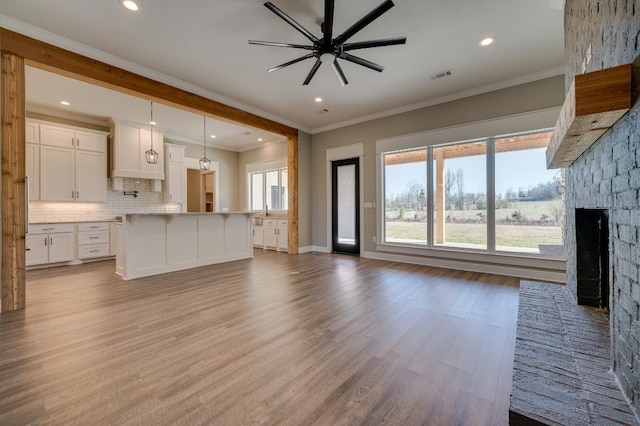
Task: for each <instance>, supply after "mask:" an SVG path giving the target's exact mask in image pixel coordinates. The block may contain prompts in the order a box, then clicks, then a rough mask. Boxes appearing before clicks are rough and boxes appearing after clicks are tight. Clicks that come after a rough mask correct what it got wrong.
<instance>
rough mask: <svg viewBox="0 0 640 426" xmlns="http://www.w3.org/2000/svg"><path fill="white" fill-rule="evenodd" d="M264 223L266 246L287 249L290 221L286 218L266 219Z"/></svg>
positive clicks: (281, 249) (267, 247) (280, 249)
mask: <svg viewBox="0 0 640 426" xmlns="http://www.w3.org/2000/svg"><path fill="white" fill-rule="evenodd" d="M262 224H263V226H264V248H266V249H274V250H278V251H287V250H288V245H289V244H288V238H289V233H288V224H289V221H288V220H286V219H264V221H263V222H262ZM254 237H255V236H254ZM254 244H255V243H254Z"/></svg>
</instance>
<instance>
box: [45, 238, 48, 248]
mask: <svg viewBox="0 0 640 426" xmlns="http://www.w3.org/2000/svg"><path fill="white" fill-rule="evenodd" d="M47 240H48V238H45V239H44V246H45V247H46V246H47Z"/></svg>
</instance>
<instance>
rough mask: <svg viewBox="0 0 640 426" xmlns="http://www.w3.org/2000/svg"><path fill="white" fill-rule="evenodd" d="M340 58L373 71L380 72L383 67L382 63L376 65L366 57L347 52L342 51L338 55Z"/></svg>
mask: <svg viewBox="0 0 640 426" xmlns="http://www.w3.org/2000/svg"><path fill="white" fill-rule="evenodd" d="M340 59H344V60H345V61H349V62H353V63H354V64H358V65H362V66H363V67H367V68H370V69H372V70H374V71H378V72H382V70H383V69H384V67H383V66H382V65H378V64H376V63H373V62H371V61H367V60H366V59H362V58H359V57H357V56H353V55H350V54H348V53H343V54H342V55H340Z"/></svg>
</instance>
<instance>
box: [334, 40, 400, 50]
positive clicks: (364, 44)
mask: <svg viewBox="0 0 640 426" xmlns="http://www.w3.org/2000/svg"><path fill="white" fill-rule="evenodd" d="M406 42H407V38H406V37H393V38H383V39H379V40H369V41H358V42H356V43H345V44H343V45H342V50H343V51H345V52H346V51H349V50H356V49H368V48H370V47H382V46H393V45H395V44H405V43H406Z"/></svg>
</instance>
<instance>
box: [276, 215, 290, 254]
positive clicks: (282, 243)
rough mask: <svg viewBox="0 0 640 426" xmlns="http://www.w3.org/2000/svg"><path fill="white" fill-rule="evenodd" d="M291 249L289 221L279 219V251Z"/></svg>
mask: <svg viewBox="0 0 640 426" xmlns="http://www.w3.org/2000/svg"><path fill="white" fill-rule="evenodd" d="M287 250H289V221H288V220H282V219H278V251H287Z"/></svg>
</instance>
